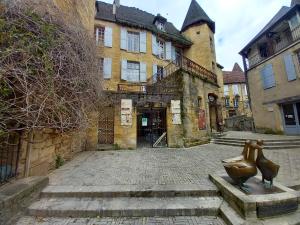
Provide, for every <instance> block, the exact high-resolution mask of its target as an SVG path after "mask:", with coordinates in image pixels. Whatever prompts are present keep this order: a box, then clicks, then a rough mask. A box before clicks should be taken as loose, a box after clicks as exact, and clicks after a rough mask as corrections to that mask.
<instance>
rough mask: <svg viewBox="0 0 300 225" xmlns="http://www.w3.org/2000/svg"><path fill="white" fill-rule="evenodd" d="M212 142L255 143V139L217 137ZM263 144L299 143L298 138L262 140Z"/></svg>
mask: <svg viewBox="0 0 300 225" xmlns="http://www.w3.org/2000/svg"><path fill="white" fill-rule="evenodd" d="M213 139H214V140H231V141H242V142H245V141H246V140H251V141H257V139H251V138H250V139H249V138H227V137H218V138H213ZM262 139H263V138H262ZM263 140H264V142H265V143H272V142H288V143H290V142H300V138H290V139H289V138H286V139H284V138H283V139H263Z"/></svg>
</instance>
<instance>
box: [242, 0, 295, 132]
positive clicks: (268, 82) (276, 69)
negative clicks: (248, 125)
mask: <svg viewBox="0 0 300 225" xmlns="http://www.w3.org/2000/svg"><path fill="white" fill-rule="evenodd" d="M299 42H300V1H294V0H293V1H292V3H291V5H290V7H287V6H283V7H282V8H281V9H280V10H279V12H278V13H277V14H276V15H275V16H274V17H273V18H272V20H271V21H270V22H269V23H268V24H267V25H266V26H265V27H264V28H263V29H262V30H261V32H259V34H257V35H256V36H255V37H254V38H253V40H251V41H250V43H249V44H247V45H246V46H245V47H244V48H243V50H242V51H241V52H240V54H241V55H242V56H243V59H244V65H245V71H246V74H247V79H248V83H249V90H250V97H251V106H252V112H253V116H254V121H255V125H256V128H257V130H259V131H260V130H261V131H265V130H268V131H273V132H274V133H282V132H284V133H285V134H289V135H300V79H299V78H300V67H299V62H300V43H299Z"/></svg>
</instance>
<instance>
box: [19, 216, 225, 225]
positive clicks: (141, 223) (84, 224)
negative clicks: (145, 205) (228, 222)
mask: <svg viewBox="0 0 300 225" xmlns="http://www.w3.org/2000/svg"><path fill="white" fill-rule="evenodd" d="M17 225H225V224H224V222H223V221H222V220H221V219H219V218H216V217H165V218H159V217H155V218H153V217H152V218H151V217H150V218H146V217H145V218H96V219H59V218H48V219H44V218H36V219H34V218H31V217H25V218H23V219H22V220H20V221H19V222H18V224H17Z"/></svg>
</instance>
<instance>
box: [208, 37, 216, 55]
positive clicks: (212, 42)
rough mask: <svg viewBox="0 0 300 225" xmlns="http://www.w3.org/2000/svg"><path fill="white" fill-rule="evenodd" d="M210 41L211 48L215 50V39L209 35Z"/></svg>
mask: <svg viewBox="0 0 300 225" xmlns="http://www.w3.org/2000/svg"><path fill="white" fill-rule="evenodd" d="M209 41H210V49H211V51H212V52H214V49H215V46H214V40H213V38H212V37H209Z"/></svg>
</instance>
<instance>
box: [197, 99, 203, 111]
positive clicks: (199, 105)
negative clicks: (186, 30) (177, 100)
mask: <svg viewBox="0 0 300 225" xmlns="http://www.w3.org/2000/svg"><path fill="white" fill-rule="evenodd" d="M198 108H199V109H201V108H202V98H201V97H198Z"/></svg>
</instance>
